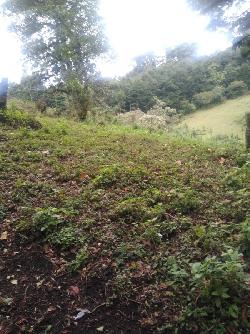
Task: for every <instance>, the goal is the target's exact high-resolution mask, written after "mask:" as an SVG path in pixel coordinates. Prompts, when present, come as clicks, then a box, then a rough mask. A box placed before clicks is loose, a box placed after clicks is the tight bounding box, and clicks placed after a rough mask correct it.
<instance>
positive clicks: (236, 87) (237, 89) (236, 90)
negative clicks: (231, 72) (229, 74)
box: [226, 80, 248, 99]
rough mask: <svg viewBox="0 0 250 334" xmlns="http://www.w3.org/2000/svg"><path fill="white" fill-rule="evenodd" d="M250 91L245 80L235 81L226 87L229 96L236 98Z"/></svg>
mask: <svg viewBox="0 0 250 334" xmlns="http://www.w3.org/2000/svg"><path fill="white" fill-rule="evenodd" d="M247 91H248V88H247V85H246V84H245V82H244V81H237V80H236V81H233V82H231V84H230V85H229V86H228V87H227V89H226V95H227V97H228V98H231V99H234V98H236V97H238V96H241V95H244V94H245V93H246V92H247Z"/></svg>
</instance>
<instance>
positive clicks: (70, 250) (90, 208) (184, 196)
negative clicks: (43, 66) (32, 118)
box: [0, 118, 250, 334]
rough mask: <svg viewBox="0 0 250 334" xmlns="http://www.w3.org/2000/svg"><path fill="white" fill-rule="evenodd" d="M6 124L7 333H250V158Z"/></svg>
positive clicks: (1, 294) (63, 123)
mask: <svg viewBox="0 0 250 334" xmlns="http://www.w3.org/2000/svg"><path fill="white" fill-rule="evenodd" d="M40 123H41V124H42V128H40V129H35V130H34V129H33V130H32V129H30V128H29V127H21V128H15V129H14V128H13V127H12V126H11V124H7V125H6V124H5V125H0V189H1V193H0V231H1V232H0V239H1V240H0V251H1V254H2V255H1V258H0V282H1V283H0V309H1V313H0V329H1V333H58V334H59V333H83V332H84V333H98V332H103V333H121V334H122V333H185V334H186V333H218V334H219V333H230V334H232V333H235V334H236V333H247V331H249V330H250V329H249V322H248V318H249V317H248V306H249V305H248V302H249V279H248V278H249V276H247V272H248V270H249V267H248V262H247V261H248V260H247V259H248V256H249V242H250V236H249V220H247V218H246V217H247V209H248V204H249V203H248V196H247V195H248V194H247V184H246V173H247V168H248V164H247V154H246V152H245V151H244V148H243V147H241V146H240V145H237V146H222V145H217V146H214V145H212V144H211V143H207V144H204V143H203V144H202V143H199V142H198V141H191V140H187V139H186V140H184V139H178V138H171V137H168V136H166V135H162V134H158V133H149V132H148V131H147V130H140V129H129V128H125V127H121V126H108V125H107V126H103V125H100V126H95V125H87V124H79V123H75V122H73V121H69V120H63V119H61V120H55V119H49V118H41V120H40Z"/></svg>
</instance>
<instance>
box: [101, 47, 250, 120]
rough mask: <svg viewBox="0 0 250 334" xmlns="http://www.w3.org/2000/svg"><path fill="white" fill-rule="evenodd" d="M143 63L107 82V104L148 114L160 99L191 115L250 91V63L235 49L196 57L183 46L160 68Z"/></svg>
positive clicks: (105, 100)
mask: <svg viewBox="0 0 250 334" xmlns="http://www.w3.org/2000/svg"><path fill="white" fill-rule="evenodd" d="M193 52H194V50H193ZM146 60H147V58H146ZM142 64H143V62H142V61H141V62H140V65H139V66H137V67H135V69H134V70H133V71H132V72H131V73H129V74H128V75H127V76H126V77H125V78H123V79H121V80H119V81H116V82H115V81H113V82H112V85H111V83H109V82H103V87H104V93H103V101H104V102H105V103H106V104H108V105H112V106H115V105H116V106H117V105H119V106H120V108H122V109H124V110H127V111H128V110H130V109H131V108H133V107H139V108H140V109H142V110H144V111H146V110H149V109H150V108H151V107H152V105H153V103H154V97H155V96H157V97H158V98H159V99H161V100H163V101H164V102H166V103H167V105H168V106H170V107H171V108H176V109H177V110H178V111H180V112H181V113H189V112H191V111H193V110H194V109H195V108H196V107H197V108H200V107H203V106H207V105H210V104H216V103H220V102H222V101H223V100H224V99H225V98H226V97H229V98H231V97H235V96H239V95H241V94H243V93H244V92H246V91H247V90H248V89H249V88H250V80H249V72H250V60H249V59H245V58H242V57H241V55H240V52H239V51H238V52H235V51H232V50H231V49H228V50H226V51H224V52H221V53H218V54H216V55H214V56H211V57H202V58H196V57H195V54H194V53H193V54H190V46H185V47H184V46H183V47H182V48H180V47H178V48H177V49H174V50H171V51H170V52H168V53H167V55H166V58H165V60H164V61H163V60H161V62H160V64H158V65H157V64H156V61H155V62H150V63H149V62H146V63H144V66H142ZM235 85H236V86H237V87H238V88H237V87H236V86H235ZM233 90H235V93H233V92H232V91H233ZM236 91H237V92H236ZM99 92H100V90H99V91H98V92H97V94H99Z"/></svg>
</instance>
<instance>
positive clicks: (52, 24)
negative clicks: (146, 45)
mask: <svg viewBox="0 0 250 334" xmlns="http://www.w3.org/2000/svg"><path fill="white" fill-rule="evenodd" d="M4 8H5V10H6V13H7V14H9V15H11V16H12V17H13V18H14V20H13V24H12V29H13V30H14V31H15V32H16V33H17V34H18V35H19V36H20V38H21V40H22V42H23V52H24V55H25V56H26V57H27V59H29V61H30V62H31V63H32V65H33V68H34V69H35V70H36V71H39V72H40V73H43V74H45V75H46V76H47V78H48V79H49V80H50V82H53V83H57V84H58V83H61V84H62V86H63V87H64V89H66V90H67V91H68V93H69V94H70V95H71V97H72V99H73V102H74V103H75V104H76V107H77V108H82V110H81V112H80V114H81V115H80V116H81V118H85V117H86V109H87V104H88V103H87V102H88V100H89V94H88V91H89V84H90V82H91V79H92V78H93V75H94V73H95V59H96V58H97V57H98V56H100V55H101V54H102V53H103V52H105V50H106V43H105V38H104V36H103V33H102V25H101V20H100V17H99V16H98V0H79V1H75V0H39V1H37V0H6V1H5V3H4Z"/></svg>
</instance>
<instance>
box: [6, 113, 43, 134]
mask: <svg viewBox="0 0 250 334" xmlns="http://www.w3.org/2000/svg"><path fill="white" fill-rule="evenodd" d="M1 123H2V124H5V125H9V126H11V127H13V128H20V127H27V128H30V129H34V130H37V129H41V128H42V125H41V123H40V122H39V121H37V120H36V119H35V118H34V117H32V116H30V115H28V114H27V113H24V112H21V111H18V110H15V109H12V110H0V124H1Z"/></svg>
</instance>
